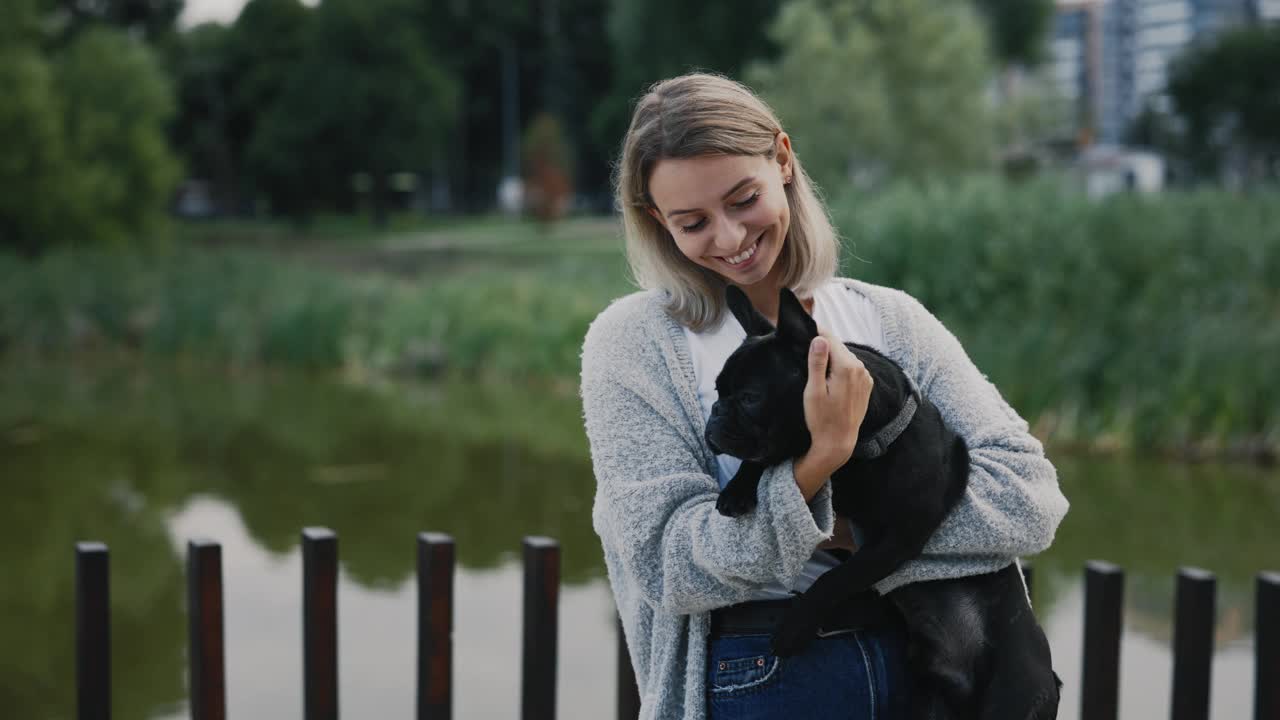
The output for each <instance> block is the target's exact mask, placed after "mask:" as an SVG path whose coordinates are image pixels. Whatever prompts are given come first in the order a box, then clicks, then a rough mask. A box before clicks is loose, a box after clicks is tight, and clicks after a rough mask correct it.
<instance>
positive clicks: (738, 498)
mask: <svg viewBox="0 0 1280 720" xmlns="http://www.w3.org/2000/svg"><path fill="white" fill-rule="evenodd" d="M752 489H753V490H754V489H755V488H752ZM755 509H756V496H755V495H753V494H746V493H733V492H722V493H720V497H718V498H716V510H719V511H720V514H721V515H725V516H727V517H738V516H739V515H746V514H747V513H749V512H751V511H752V510H755Z"/></svg>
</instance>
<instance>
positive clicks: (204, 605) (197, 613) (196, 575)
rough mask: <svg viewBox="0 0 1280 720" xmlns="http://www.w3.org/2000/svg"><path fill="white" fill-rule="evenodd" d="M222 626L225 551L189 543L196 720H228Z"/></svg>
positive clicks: (202, 542)
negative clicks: (223, 559) (223, 560)
mask: <svg viewBox="0 0 1280 720" xmlns="http://www.w3.org/2000/svg"><path fill="white" fill-rule="evenodd" d="M223 637H224V635H223V626H222V547H221V546H219V545H218V543H216V542H213V541H212V540H192V541H190V542H188V543H187V638H188V639H187V642H188V652H189V654H190V657H189V658H188V662H189V663H190V666H191V667H190V670H191V718H192V720H225V718H226V716H227V685H226V674H225V672H226V658H225V655H224V646H223Z"/></svg>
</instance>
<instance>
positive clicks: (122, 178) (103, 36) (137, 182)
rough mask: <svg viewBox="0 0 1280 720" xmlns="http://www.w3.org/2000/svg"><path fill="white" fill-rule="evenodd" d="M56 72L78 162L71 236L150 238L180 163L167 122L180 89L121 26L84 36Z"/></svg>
mask: <svg viewBox="0 0 1280 720" xmlns="http://www.w3.org/2000/svg"><path fill="white" fill-rule="evenodd" d="M54 68H55V77H56V78H57V84H58V88H59V90H60V91H61V94H62V97H63V98H65V103H66V105H65V108H66V114H65V116H64V118H63V123H64V125H63V126H64V128H65V130H64V132H65V137H66V140H67V144H68V150H69V154H70V157H71V158H72V162H73V163H74V165H75V167H74V169H73V172H72V174H71V176H70V177H69V178H68V183H69V184H70V185H71V186H72V187H73V188H74V193H75V198H74V200H75V202H74V204H73V205H72V206H71V207H69V208H66V211H68V212H69V215H70V220H71V223H72V227H70V228H68V230H69V231H70V233H69V234H68V235H66V236H64V237H62V238H58V239H59V240H62V241H64V242H76V243H78V242H81V241H105V242H112V243H127V242H136V241H139V240H147V239H150V238H149V236H150V235H151V234H152V233H153V232H154V231H155V229H156V228H157V226H158V225H159V224H160V223H161V222H162V220H163V218H164V211H165V207H166V204H167V203H168V201H169V197H170V194H171V193H172V191H173V188H174V184H175V183H176V181H177V179H178V176H179V173H180V166H179V164H178V162H177V160H176V159H175V158H174V156H173V154H172V152H171V151H170V149H169V145H168V141H167V139H166V136H165V126H166V124H167V123H168V122H169V119H170V117H171V116H172V114H173V92H172V88H171V87H170V85H169V83H168V79H167V78H166V77H165V75H164V73H163V71H162V70H161V69H160V66H159V64H158V63H157V62H156V59H155V57H154V55H153V54H152V52H151V51H150V50H149V49H148V48H147V47H146V46H144V45H142V44H141V43H139V42H137V41H134V40H132V39H130V38H129V37H127V36H126V35H124V33H122V32H120V31H117V30H109V29H106V28H99V29H93V30H89V31H86V32H84V33H82V34H81V35H79V36H78V37H77V38H76V39H75V40H74V41H73V42H72V43H71V45H69V46H68V47H67V48H66V50H65V51H64V52H62V53H60V54H59V55H58V56H57V59H56V62H55V65H54Z"/></svg>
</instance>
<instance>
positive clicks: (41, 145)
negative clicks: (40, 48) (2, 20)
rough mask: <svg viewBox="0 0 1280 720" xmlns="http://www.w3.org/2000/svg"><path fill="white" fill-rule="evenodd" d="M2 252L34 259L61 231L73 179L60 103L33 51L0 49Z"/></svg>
mask: <svg viewBox="0 0 1280 720" xmlns="http://www.w3.org/2000/svg"><path fill="white" fill-rule="evenodd" d="M0 87H3V88H5V95H6V97H5V100H4V102H0V187H2V188H4V189H5V190H4V192H0V249H4V248H9V249H13V250H17V251H18V252H21V253H23V254H26V255H34V254H35V253H36V252H38V251H39V250H40V248H41V247H43V246H44V245H45V244H46V243H49V242H50V241H52V240H54V239H56V238H57V237H58V236H59V234H60V233H61V231H62V228H63V222H64V219H65V216H64V215H63V214H62V213H63V212H65V209H66V206H67V204H68V201H69V199H70V198H69V197H68V193H67V185H66V183H67V181H68V179H69V178H71V177H72V168H73V166H72V164H71V162H70V159H69V157H68V149H67V142H66V138H65V137H64V136H63V134H62V132H61V125H62V115H63V110H62V99H61V98H60V97H59V95H58V92H57V88H56V87H55V86H54V81H53V72H52V70H51V69H50V68H49V64H48V63H47V62H46V61H45V60H44V58H42V57H40V55H39V54H38V53H36V52H35V51H34V50H31V49H22V48H5V49H0Z"/></svg>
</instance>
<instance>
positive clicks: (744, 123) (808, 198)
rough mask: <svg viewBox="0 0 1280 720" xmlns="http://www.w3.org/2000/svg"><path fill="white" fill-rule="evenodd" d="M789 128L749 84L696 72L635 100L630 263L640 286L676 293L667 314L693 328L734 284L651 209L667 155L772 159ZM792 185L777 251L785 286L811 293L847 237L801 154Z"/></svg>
mask: <svg viewBox="0 0 1280 720" xmlns="http://www.w3.org/2000/svg"><path fill="white" fill-rule="evenodd" d="M780 132H782V124H781V123H779V122H778V118H777V116H776V115H775V114H774V112H773V110H772V109H770V108H769V106H768V105H767V104H766V103H765V102H764V101H763V100H761V99H760V98H759V97H757V96H756V95H755V93H753V92H752V91H751V90H750V89H749V88H747V87H746V86H745V85H742V84H741V83H738V82H735V81H733V80H730V79H729V78H727V77H724V76H721V75H713V74H709V73H691V74H688V75H681V76H680V77H676V78H671V79H669V80H664V81H662V82H659V83H657V84H655V85H653V86H652V87H650V88H649V91H648V92H647V93H646V94H645V95H644V97H642V98H640V100H639V101H638V102H637V103H636V107H635V112H634V113H633V114H632V116H631V126H630V127H629V128H628V129H627V135H626V137H625V138H624V139H623V142H622V156H621V158H620V160H619V162H618V165H617V168H616V174H615V177H614V186H615V191H616V194H617V203H618V206H619V207H620V208H621V210H622V224H623V231H624V233H625V237H626V250H627V262H628V263H629V264H630V266H631V273H632V275H633V276H634V278H635V281H636V283H637V284H638V285H639V286H640V287H642V288H645V289H655V288H660V289H663V290H666V291H667V294H668V302H667V311H668V312H669V313H670V314H671V315H672V316H673V317H675V318H676V320H677V321H679V322H680V323H681V324H683V325H685V326H687V327H689V328H691V329H692V330H695V331H698V330H702V329H704V328H706V327H708V326H710V325H712V324H714V323H715V322H717V321H718V320H719V319H720V316H721V314H722V313H723V312H724V290H725V285H726V283H725V281H724V280H723V279H722V278H721V277H720V276H719V275H716V274H715V273H714V272H712V271H711V270H709V269H707V268H704V267H702V266H701V265H698V264H696V263H694V262H693V261H691V260H689V259H688V258H687V257H685V256H684V255H683V254H682V253H681V252H680V249H679V248H678V247H676V241H675V238H673V237H672V236H671V233H670V232H669V231H668V230H667V228H666V227H665V226H664V225H663V224H662V223H661V222H659V221H658V220H657V219H656V218H654V217H653V216H652V215H650V214H649V208H651V207H654V203H653V198H652V197H651V196H650V195H649V178H650V176H651V175H652V174H653V169H654V167H655V166H656V165H657V164H658V161H659V160H663V159H666V158H688V157H697V156H701V155H755V156H763V157H766V158H769V159H773V157H774V156H775V154H776V141H777V137H778V134H779V133H780ZM792 166H793V168H794V172H793V175H792V182H791V183H790V184H788V185H784V188H785V191H786V195H787V205H788V206H789V207H790V212H791V223H790V227H789V229H788V231H787V237H786V240H785V242H783V245H782V252H781V254H780V255H779V256H778V262H779V263H780V264H781V265H780V267H781V273H782V278H781V280H782V284H783V285H784V286H786V287H789V288H791V289H792V290H793V291H794V292H795V293H796V294H797V295H799V296H800V297H811V296H812V295H813V291H814V290H815V289H817V288H818V286H820V285H822V284H823V283H825V282H827V281H828V280H830V279H831V278H832V277H833V276H834V275H835V273H836V268H837V265H838V262H839V257H838V256H839V240H838V239H837V237H836V234H835V231H834V230H833V229H832V228H831V221H830V220H829V219H828V218H827V211H826V207H825V206H824V205H823V203H822V200H821V199H820V198H819V195H818V190H817V188H816V187H815V186H814V184H813V181H812V180H810V178H809V176H808V175H807V174H806V173H805V171H804V168H803V167H801V165H800V158H799V156H798V155H795V154H794V153H793V160H792Z"/></svg>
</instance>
